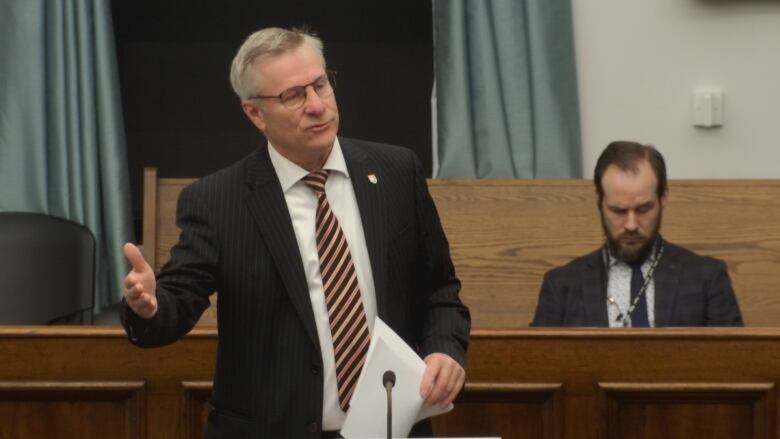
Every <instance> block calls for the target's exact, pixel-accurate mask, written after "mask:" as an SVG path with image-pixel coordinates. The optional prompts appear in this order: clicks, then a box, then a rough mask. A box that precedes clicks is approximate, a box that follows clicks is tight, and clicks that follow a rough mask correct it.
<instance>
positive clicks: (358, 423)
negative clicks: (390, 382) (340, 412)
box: [341, 318, 453, 439]
mask: <svg viewBox="0 0 780 439" xmlns="http://www.w3.org/2000/svg"><path fill="white" fill-rule="evenodd" d="M388 370H391V371H393V372H394V373H395V387H393V393H392V400H393V437H407V436H408V435H409V431H411V429H412V426H414V424H415V423H416V422H417V421H419V420H422V419H425V418H427V417H430V416H435V415H439V414H441V413H446V412H448V411H450V410H452V407H453V406H452V404H450V406H449V407H447V408H444V409H442V408H441V407H436V406H435V407H428V408H425V407H424V406H423V399H422V397H420V383H421V382H422V377H423V374H424V373H425V362H423V360H422V359H420V357H418V356H417V354H416V353H415V352H414V350H413V349H412V348H411V347H409V345H407V344H406V342H404V341H403V339H401V337H399V336H398V334H396V333H395V332H394V331H393V330H392V329H390V327H389V326H387V324H385V322H383V321H382V320H380V319H379V318H376V320H375V322H374V333H373V334H372V336H371V345H370V346H369V348H368V354H367V358H366V363H365V365H364V366H363V370H362V371H361V373H360V379H359V380H358V384H357V386H356V387H355V393H354V394H353V395H352V399H351V401H350V408H349V411H348V412H347V418H346V420H345V421H344V426H343V427H342V428H341V435H342V436H344V437H345V438H347V439H367V438H384V437H386V435H387V392H386V391H385V387H384V383H383V382H382V376H383V375H384V373H385V372H386V371H388Z"/></svg>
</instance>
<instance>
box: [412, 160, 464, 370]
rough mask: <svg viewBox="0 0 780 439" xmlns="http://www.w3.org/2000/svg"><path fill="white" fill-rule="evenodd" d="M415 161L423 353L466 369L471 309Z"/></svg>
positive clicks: (421, 345)
mask: <svg viewBox="0 0 780 439" xmlns="http://www.w3.org/2000/svg"><path fill="white" fill-rule="evenodd" d="M410 154H411V155H412V157H413V160H414V185H415V207H416V210H417V224H418V227H419V229H420V230H419V232H420V233H419V236H420V240H421V242H420V244H421V245H420V252H419V255H418V264H417V266H418V268H419V272H418V279H420V280H421V282H420V285H421V288H422V290H421V293H422V294H423V295H424V296H425V299H424V301H423V306H424V308H425V309H424V310H423V313H422V318H423V322H422V330H423V331H422V334H423V339H422V341H421V344H420V353H421V354H422V356H423V357H425V356H426V355H428V354H430V353H434V352H440V353H443V354H446V355H449V356H450V357H452V358H453V359H454V360H455V361H457V362H458V363H460V365H461V366H463V367H464V368H465V367H466V350H467V349H468V343H469V334H470V331H471V316H470V314H469V310H468V308H466V306H465V305H464V304H463V303H462V302H461V300H460V298H459V297H458V293H459V292H460V281H459V280H458V278H457V277H456V276H455V268H454V266H453V264H452V259H451V258H450V249H449V243H448V242H447V238H446V236H445V235H444V229H443V228H442V225H441V221H440V219H439V215H438V213H437V211H436V207H435V205H434V203H433V199H432V198H431V194H430V192H429V190H428V185H427V183H426V180H425V172H424V171H423V168H422V165H421V164H420V162H419V160H418V159H417V157H416V156H415V155H414V153H412V152H411V151H410Z"/></svg>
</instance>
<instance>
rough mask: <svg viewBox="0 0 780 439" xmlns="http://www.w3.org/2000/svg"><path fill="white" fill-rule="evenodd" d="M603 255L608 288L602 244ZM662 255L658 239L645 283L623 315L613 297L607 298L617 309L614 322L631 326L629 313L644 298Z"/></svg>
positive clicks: (662, 246) (659, 239) (605, 247)
mask: <svg viewBox="0 0 780 439" xmlns="http://www.w3.org/2000/svg"><path fill="white" fill-rule="evenodd" d="M603 254H604V265H605V267H606V271H607V283H606V285H607V288H609V271H610V265H609V251H608V250H607V246H606V244H604V249H603ZM663 254H664V240H663V239H661V238H660V237H659V238H658V246H657V249H656V251H655V258H654V260H653V263H652V264H651V265H650V269H649V270H647V275H646V276H645V282H644V283H643V284H642V288H641V289H640V290H639V292H638V293H637V295H636V297H635V298H634V301H633V302H631V306H630V307H629V308H628V310H627V311H626V312H625V314H624V313H623V310H621V309H620V305H619V304H618V303H617V301H616V300H615V298H614V297H612V296H609V298H608V299H607V302H609V304H610V305H614V306H615V307H617V309H618V315H617V318H616V319H615V321H618V322H622V323H623V327H624V328H627V327H628V326H629V325H630V324H631V313H633V312H634V309H635V308H636V305H637V303H639V301H640V300H641V299H643V298H644V295H645V291H646V290H647V286H648V285H650V281H651V280H652V279H653V275H654V274H655V269H656V268H657V267H658V262H659V261H660V260H661V256H662V255H663Z"/></svg>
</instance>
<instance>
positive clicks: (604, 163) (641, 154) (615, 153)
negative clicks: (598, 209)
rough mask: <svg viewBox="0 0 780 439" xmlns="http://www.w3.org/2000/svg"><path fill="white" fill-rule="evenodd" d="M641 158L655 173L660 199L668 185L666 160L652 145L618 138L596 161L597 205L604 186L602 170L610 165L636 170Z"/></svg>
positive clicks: (600, 199) (594, 176)
mask: <svg viewBox="0 0 780 439" xmlns="http://www.w3.org/2000/svg"><path fill="white" fill-rule="evenodd" d="M642 160H647V161H648V162H649V163H650V168H652V170H653V172H654V173H655V177H656V180H658V186H657V187H656V193H657V194H658V198H659V199H660V198H661V197H663V195H664V194H665V193H666V191H667V189H668V187H667V182H666V162H664V157H663V156H662V155H661V153H660V152H658V150H657V149H655V147H653V146H652V145H642V144H641V143H637V142H630V141H626V140H618V141H615V142H612V143H610V144H609V145H607V147H606V148H605V149H604V151H603V152H602V153H601V155H600V156H599V159H598V161H597V162H596V170H595V171H593V183H594V184H595V185H596V192H597V193H598V196H599V206H601V202H602V201H603V200H604V187H603V186H602V185H601V179H602V178H603V177H604V172H606V170H607V168H608V167H609V166H610V165H615V166H617V167H618V168H620V169H621V170H622V171H630V172H637V170H638V168H637V167H638V165H639V163H640V162H641V161H642Z"/></svg>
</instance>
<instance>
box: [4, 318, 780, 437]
mask: <svg viewBox="0 0 780 439" xmlns="http://www.w3.org/2000/svg"><path fill="white" fill-rule="evenodd" d="M216 345H217V335H216V332H215V330H214V329H196V330H195V331H193V332H192V333H191V334H189V335H187V336H186V337H184V338H183V339H181V340H179V341H178V342H176V343H174V344H172V345H169V346H166V347H163V348H156V349H140V348H137V347H135V346H132V345H131V344H130V343H129V342H128V341H127V340H126V337H125V334H124V332H123V331H122V330H121V329H119V328H103V329H101V328H86V327H67V328H66V327H4V328H0V358H2V359H3V361H2V366H0V438H15V439H27V438H36V439H37V438H44V437H45V438H71V437H72V438H80V439H91V438H96V439H97V438H99V439H105V438H134V439H136V438H187V439H192V438H196V437H202V431H203V425H204V422H205V413H206V401H207V400H208V398H209V395H210V390H211V379H212V373H213V367H214V358H215V354H216ZM777 352H780V329H775V328H764V329H755V328H729V329H711V328H704V329H655V330H654V329H645V330H642V329H626V330H608V329H603V330H585V329H580V330H578V329H571V330H563V329H562V330H545V329H537V328H534V329H521V330H475V331H474V333H473V334H472V342H471V347H470V349H469V354H468V374H467V384H466V389H465V391H464V392H463V393H462V394H461V396H460V397H459V398H458V400H456V407H455V410H454V411H453V412H451V413H449V414H446V415H443V416H440V417H437V418H435V419H434V429H435V432H436V434H437V436H501V437H502V438H504V439H513V438H518V439H519V438H523V439H528V438H556V439H562V438H572V439H575V438H576V439H596V438H615V439H617V438H627V439H628V438H644V439H653V438H705V437H706V438H758V439H764V438H766V439H769V438H778V437H780V431H779V430H778V428H777V427H778V426H777V413H778V412H777V408H778V405H777V402H778V401H777V397H778V395H777V392H776V387H777V386H778V385H779V384H780V355H777Z"/></svg>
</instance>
